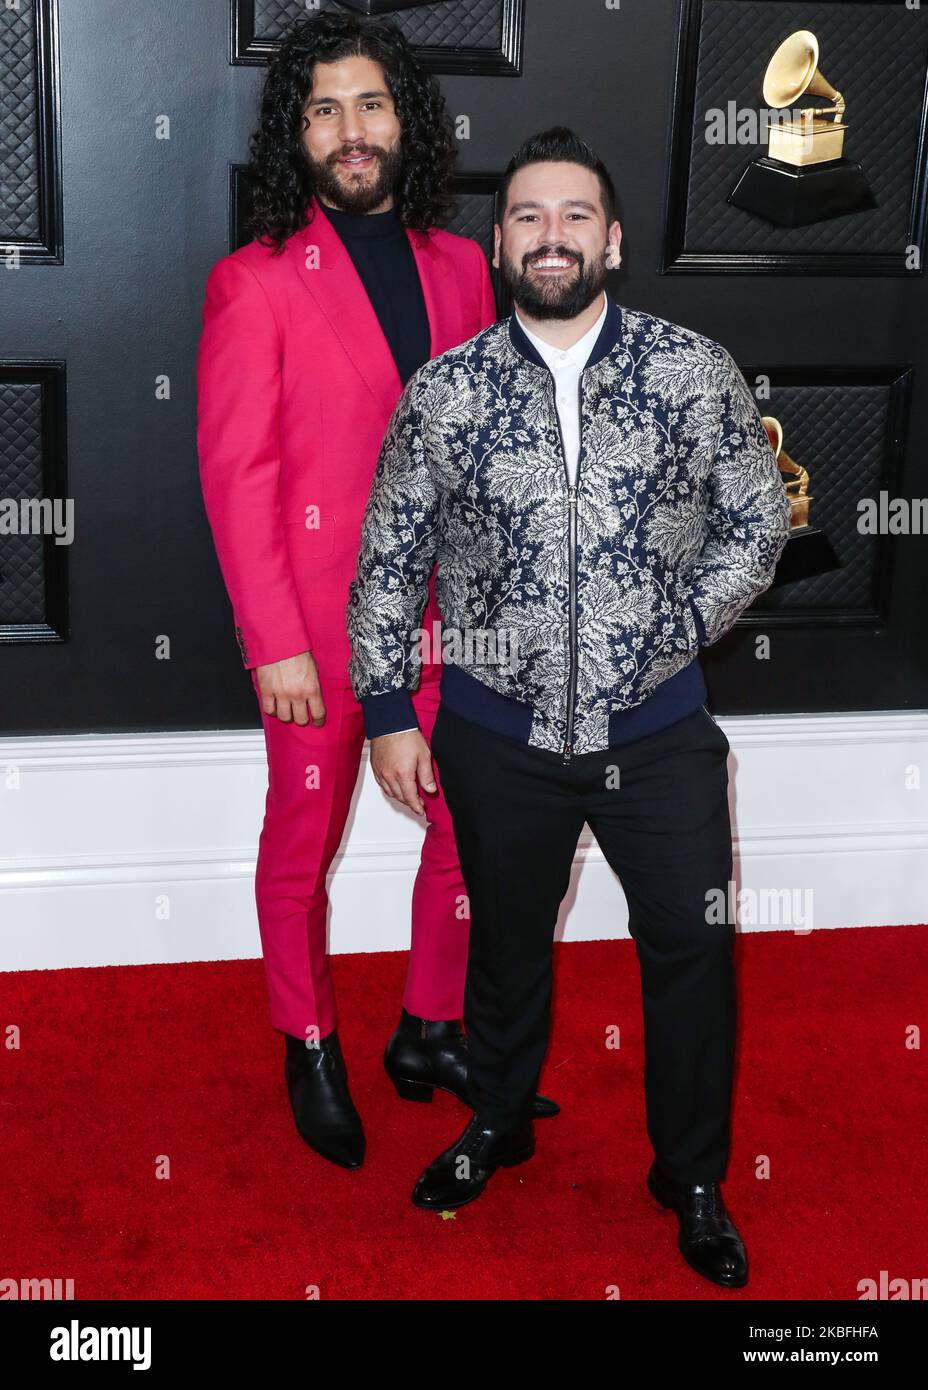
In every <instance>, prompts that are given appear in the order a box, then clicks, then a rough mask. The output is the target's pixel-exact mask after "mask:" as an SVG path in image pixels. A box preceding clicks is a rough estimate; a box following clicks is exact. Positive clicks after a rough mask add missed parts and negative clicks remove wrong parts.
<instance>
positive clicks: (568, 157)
mask: <svg viewBox="0 0 928 1390" xmlns="http://www.w3.org/2000/svg"><path fill="white" fill-rule="evenodd" d="M546 160H557V161H559V162H562V163H569V164H582V165H583V167H584V168H585V169H592V170H593V173H594V174H595V175H596V176H597V178H598V179H599V189H600V200H601V202H602V205H603V212H604V213H605V214H606V226H607V227H608V226H611V224H612V223H613V222H614V221H615V184H614V183H613V182H612V178H611V176H610V174H609V170H608V169H607V168H606V166H605V164H604V163H603V162H602V160H601V159H600V158H599V156H598V155H597V154H595V153H594V151H593V150H592V149H591V148H590V146H589V145H588V144H587V143H586V141H585V140H581V139H580V136H579V135H575V134H574V132H573V131H572V130H570V129H569V128H568V127H567V126H565V125H553V126H551V127H550V129H549V130H542V131H541V132H539V134H538V135H530V136H529V138H528V139H527V140H523V142H522V144H521V145H520V146H519V148H518V149H517V150H516V152H515V154H514V155H513V156H512V159H510V161H509V163H508V164H507V165H506V171H505V173H504V174H503V179H502V183H501V184H500V186H499V191H498V194H497V205H496V206H497V219H498V220H499V221H500V222H502V219H503V214H504V213H505V211H506V205H507V203H508V201H509V185H510V184H511V183H512V179H513V175H514V174H516V173H518V171H519V170H520V169H524V168H525V166H526V165H527V164H541V163H542V162H544V161H546Z"/></svg>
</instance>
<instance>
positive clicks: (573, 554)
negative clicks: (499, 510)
mask: <svg viewBox="0 0 928 1390" xmlns="http://www.w3.org/2000/svg"><path fill="white" fill-rule="evenodd" d="M548 372H549V375H550V377H551V399H552V401H553V404H554V419H555V423H556V424H557V434H558V439H559V440H560V441H561V458H562V459H563V462H564V477H565V478H566V480H567V511H568V518H567V582H568V639H567V640H568V646H569V651H570V667H569V670H568V675H567V730H566V734H565V738H564V748H563V753H562V758H563V761H564V762H565V763H569V762H570V760H571V757H572V756H573V734H574V702H575V700H576V698H577V491H578V488H579V485H580V455H581V453H582V452H583V369H581V372H580V375H579V377H578V378H577V425H578V447H577V481H576V483H572V482H571V481H570V470H569V469H568V467H567V450H566V448H565V447H564V431H563V430H562V429H561V417H560V415H559V414H558V409H557V382H556V381H555V379H554V373H553V372H552V371H551V369H550V367H549V368H548Z"/></svg>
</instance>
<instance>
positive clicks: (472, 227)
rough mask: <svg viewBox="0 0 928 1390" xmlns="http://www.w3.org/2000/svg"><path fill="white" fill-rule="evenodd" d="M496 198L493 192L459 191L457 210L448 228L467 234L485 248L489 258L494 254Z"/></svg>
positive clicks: (456, 199) (457, 233)
mask: <svg viewBox="0 0 928 1390" xmlns="http://www.w3.org/2000/svg"><path fill="white" fill-rule="evenodd" d="M495 202H496V198H495V195H494V194H492V193H458V194H457V195H456V197H455V211H454V214H453V216H452V218H451V221H450V222H449V223H448V227H447V230H448V231H449V232H454V233H455V234H456V235H457V236H467V237H470V238H471V239H472V240H473V241H476V242H477V244H478V245H479V246H481V247H482V248H483V254H484V255H485V256H486V258H487V260H490V258H491V257H492V255H493V211H494V206H495Z"/></svg>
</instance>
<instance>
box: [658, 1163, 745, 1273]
mask: <svg viewBox="0 0 928 1390" xmlns="http://www.w3.org/2000/svg"><path fill="white" fill-rule="evenodd" d="M647 1182H648V1190H649V1191H650V1193H651V1195H652V1197H654V1199H655V1200H656V1201H658V1202H659V1203H660V1204H661V1206H662V1207H672V1208H673V1210H674V1211H675V1212H676V1213H677V1219H678V1221H679V1223H680V1234H679V1236H678V1237H677V1244H678V1245H679V1247H680V1254H681V1255H682V1256H683V1258H684V1260H686V1263H687V1264H688V1265H689V1266H690V1268H691V1269H695V1271H696V1273H697V1274H701V1275H703V1277H704V1278H706V1279H711V1280H712V1281H713V1283H715V1284H722V1285H724V1286H725V1287H726V1288H729V1289H741V1288H743V1287H744V1285H745V1284H746V1283H747V1282H748V1257H747V1251H746V1250H745V1248H744V1243H743V1241H742V1239H741V1237H740V1236H739V1234H738V1232H737V1231H736V1229H735V1226H734V1222H733V1221H732V1219H731V1217H730V1215H729V1213H728V1209H727V1207H726V1206H725V1200H724V1198H723V1197H722V1188H721V1185H720V1184H719V1183H717V1182H699V1183H683V1182H678V1181H677V1180H676V1179H675V1178H670V1177H668V1176H667V1175H666V1173H664V1172H663V1171H662V1169H661V1168H660V1167H659V1165H658V1164H657V1162H654V1163H652V1164H651V1170H650V1172H649V1173H648V1179H647Z"/></svg>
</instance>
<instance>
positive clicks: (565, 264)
mask: <svg viewBox="0 0 928 1390" xmlns="http://www.w3.org/2000/svg"><path fill="white" fill-rule="evenodd" d="M576 264H577V262H576V261H575V260H574V259H573V257H569V256H539V257H538V259H537V260H534V261H529V269H531V270H543V271H546V272H554V273H559V272H561V271H564V270H569V269H570V267H571V266H572V265H576Z"/></svg>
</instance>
